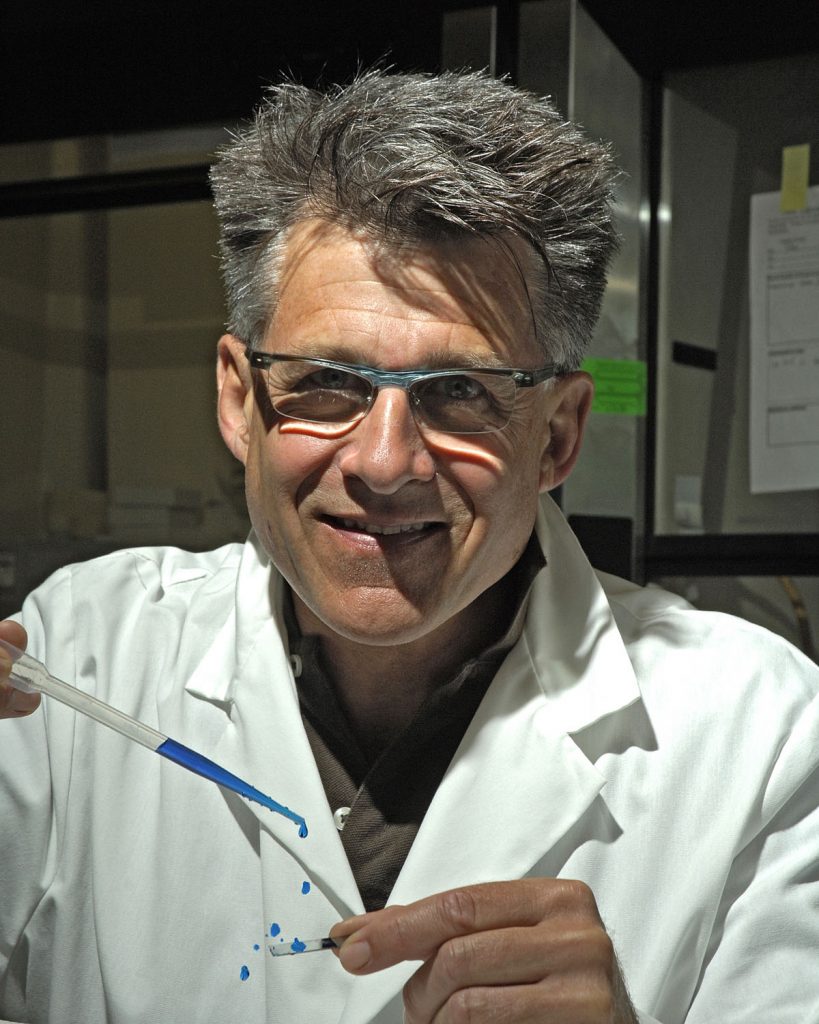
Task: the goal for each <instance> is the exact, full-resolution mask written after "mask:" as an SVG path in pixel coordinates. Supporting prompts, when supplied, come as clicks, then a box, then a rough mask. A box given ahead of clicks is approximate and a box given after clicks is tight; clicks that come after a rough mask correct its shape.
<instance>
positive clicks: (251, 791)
mask: <svg viewBox="0 0 819 1024" xmlns="http://www.w3.org/2000/svg"><path fill="white" fill-rule="evenodd" d="M156 752H157V754H161V755H162V756H163V757H167V758H168V760H169V761H174V762H175V763H176V764H181V765H182V767H183V768H187V769H188V770H189V771H192V772H195V773H196V774H197V775H201V776H202V777H203V778H205V779H210V780H211V782H217V783H218V784H219V785H220V786H224V787H225V788H226V789H232V790H233V792H234V793H238V794H239V795H240V796H243V797H245V798H246V799H247V800H255V801H256V803H257V804H261V805H262V806H263V807H267V808H268V810H271V811H275V812H276V813H277V814H283V815H284V817H285V818H289V819H290V820H291V821H294V822H295V823H296V824H297V825H298V826H299V835H300V836H301V838H302V839H304V838H305V837H306V836H307V823H306V822H305V820H304V818H302V816H301V815H300V814H296V813H295V812H294V811H291V810H290V808H289V807H285V806H284V805H283V804H280V803H277V802H276V801H275V800H273V799H272V798H271V797H269V796H266V795H265V794H264V793H262V791H261V790H259V789H256V788H255V786H251V785H250V783H248V782H245V781H244V779H240V778H239V776H238V775H232V774H231V773H230V772H229V771H227V770H226V769H224V768H222V766H221V765H218V764H216V762H215V761H211V760H209V759H208V758H207V757H203V756H202V754H197V753H196V751H195V750H191V748H190V747H186V746H184V745H183V744H182V743H177V742H176V740H172V739H167V740H165V742H164V743H160V745H159V746H158V747H157V748H156Z"/></svg>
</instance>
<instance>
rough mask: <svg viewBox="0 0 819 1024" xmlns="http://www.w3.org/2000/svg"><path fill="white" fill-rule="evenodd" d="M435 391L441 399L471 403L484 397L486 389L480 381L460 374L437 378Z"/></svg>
mask: <svg viewBox="0 0 819 1024" xmlns="http://www.w3.org/2000/svg"><path fill="white" fill-rule="evenodd" d="M436 390H438V391H439V393H440V395H441V397H442V398H447V399H451V400H452V401H456V402H471V401H475V399H479V398H484V397H486V388H484V386H483V384H481V382H480V381H478V380H475V378H474V377H466V376H464V375H462V374H457V375H455V374H453V375H452V376H448V377H439V378H438V380H437V388H436Z"/></svg>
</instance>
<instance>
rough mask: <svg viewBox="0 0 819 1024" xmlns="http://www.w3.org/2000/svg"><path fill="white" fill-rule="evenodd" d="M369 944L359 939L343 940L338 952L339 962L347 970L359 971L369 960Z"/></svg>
mask: <svg viewBox="0 0 819 1024" xmlns="http://www.w3.org/2000/svg"><path fill="white" fill-rule="evenodd" d="M371 955H372V954H371V953H370V945H369V943H368V942H364V941H362V940H361V939H356V940H355V942H345V943H344V945H343V946H342V947H341V950H340V952H339V954H338V958H339V960H341V964H342V966H343V967H344V969H345V970H347V971H360V970H361V968H362V967H366V966H367V964H368V963H369V962H370V956H371Z"/></svg>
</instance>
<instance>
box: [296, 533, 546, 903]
mask: <svg viewBox="0 0 819 1024" xmlns="http://www.w3.org/2000/svg"><path fill="white" fill-rule="evenodd" d="M545 564H546V562H545V559H544V557H543V553H542V551H541V549H540V545H539V544H538V542H537V539H536V538H535V537H534V535H532V537H531V538H530V541H529V544H528V546H527V548H526V550H525V551H524V553H523V555H522V556H521V557H520V559H519V560H518V562H517V564H516V565H515V566H514V567H513V568H512V569H511V570H510V573H509V582H510V584H511V586H510V593H512V594H513V602H512V605H511V606H510V608H509V620H508V627H507V629H506V631H505V632H504V634H503V636H502V637H501V639H500V640H498V641H497V642H495V643H493V644H491V645H490V646H489V647H487V648H486V649H485V650H484V651H482V652H480V653H479V654H478V655H477V656H476V657H474V658H470V659H469V660H468V661H467V662H465V664H463V665H462V666H461V668H460V670H459V671H458V672H457V673H456V674H455V676H454V677H453V678H452V679H450V680H449V681H448V682H446V683H444V684H443V685H442V686H440V687H438V688H437V689H436V690H434V691H433V692H432V693H431V694H430V695H429V697H428V698H427V699H426V701H425V702H424V703H423V704H422V705H421V707H420V708H419V710H418V712H417V713H416V715H415V716H414V718H413V719H412V721H411V722H410V724H409V725H408V726H407V728H406V729H405V730H404V731H403V732H402V733H400V734H399V735H398V736H397V737H396V738H395V739H394V740H393V741H392V743H390V744H389V746H387V747H386V748H385V749H384V750H383V751H382V752H381V753H380V754H379V755H378V756H377V757H376V758H375V760H372V759H370V758H369V757H367V756H366V754H365V752H364V751H363V750H362V748H361V745H360V744H359V742H358V740H357V739H356V736H355V735H354V733H353V730H352V729H351V728H350V725H349V723H348V721H347V719H346V717H345V714H344V712H343V710H342V708H341V705H340V703H339V701H338V698H337V696H336V692H335V688H334V686H333V683H332V680H331V678H330V675H329V673H328V671H327V669H326V666H325V664H324V662H323V660H322V651H321V641H320V639H319V638H318V637H316V636H302V634H301V633H300V631H299V628H298V625H297V623H296V616H295V613H294V610H293V606H292V598H291V599H290V600H288V601H286V602H285V619H286V622H287V630H288V636H289V643H290V653H291V656H292V655H298V658H297V659H294V661H295V664H296V665H299V664H300V671H299V672H298V673H297V678H296V685H297V687H298V692H299V702H300V705H301V714H302V719H303V721H304V727H305V730H306V732H307V737H308V739H309V741H310V746H311V747H312V750H313V756H314V757H315V760H316V765H317V767H318V770H319V775H320V777H321V781H322V783H323V784H324V791H325V793H326V794H327V800H328V802H329V804H330V807H331V808H332V809H333V811H334V817H335V820H336V827H337V828H339V831H340V833H341V840H342V843H343V845H344V849H345V851H346V853H347V858H348V860H349V862H350V867H351V868H352V872H353V876H354V877H355V880H356V883H357V884H358V889H359V892H360V893H361V898H362V900H363V902H364V906H365V907H366V908H367V910H377V909H380V908H381V907H383V906H384V904H385V903H386V901H387V898H388V897H389V894H390V892H391V891H392V887H393V885H394V884H395V880H396V878H397V877H398V873H399V871H400V870H401V866H402V864H403V863H404V860H405V858H406V856H407V854H408V853H409V849H410V847H411V846H412V842H413V840H414V839H415V834H416V833H417V831H418V829H419V827H420V825H421V821H422V820H423V817H424V814H425V813H426V810H427V808H428V807H429V804H430V802H431V800H432V797H433V796H434V794H435V791H436V789H437V788H438V786H439V784H440V782H441V779H442V778H443V776H444V773H445V771H446V769H447V767H448V765H449V763H450V761H451V760H452V758H453V756H454V754H455V751H456V750H457V748H458V745H459V743H460V742H461V739H462V738H463V735H464V733H465V732H466V729H467V726H468V725H469V723H470V721H471V720H472V716H473V715H474V714H475V711H476V710H477V708H478V705H479V704H480V702H481V700H482V699H483V696H484V694H485V693H486V691H487V689H488V688H489V684H490V683H491V682H492V679H493V678H494V676H495V674H496V673H497V671H498V669H499V668H500V665H501V662H502V661H503V659H504V658H505V657H506V655H507V653H508V652H509V650H510V649H511V647H513V646H514V644H515V642H516V641H517V640H518V638H519V637H520V634H521V631H522V629H523V620H524V617H525V613H526V604H527V599H528V595H529V591H530V589H531V585H532V582H533V581H534V578H535V576H536V575H537V574H538V573H539V572H540V570H541V569H542V568H543V567H544V565H545Z"/></svg>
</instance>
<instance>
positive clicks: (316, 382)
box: [294, 366, 360, 391]
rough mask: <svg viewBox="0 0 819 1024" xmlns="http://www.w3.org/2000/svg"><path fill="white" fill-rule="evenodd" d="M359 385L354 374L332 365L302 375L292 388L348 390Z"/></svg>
mask: <svg viewBox="0 0 819 1024" xmlns="http://www.w3.org/2000/svg"><path fill="white" fill-rule="evenodd" d="M358 387H360V383H359V382H358V380H357V378H356V376H355V375H354V374H352V373H347V372H346V371H345V370H339V369H337V368H336V367H333V366H322V367H319V368H317V369H315V370H314V371H313V372H312V373H309V374H307V376H306V377H303V378H302V379H301V380H300V381H299V383H298V384H297V385H296V387H295V388H294V390H299V391H349V390H351V389H357V388H358Z"/></svg>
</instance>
